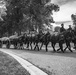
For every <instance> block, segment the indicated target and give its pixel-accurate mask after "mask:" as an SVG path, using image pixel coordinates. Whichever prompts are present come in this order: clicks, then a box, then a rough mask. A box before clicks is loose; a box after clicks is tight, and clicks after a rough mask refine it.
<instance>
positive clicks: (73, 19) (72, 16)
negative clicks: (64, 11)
mask: <svg viewBox="0 0 76 75" xmlns="http://www.w3.org/2000/svg"><path fill="white" fill-rule="evenodd" d="M71 18H72V21H73V25H74V29H75V30H76V14H72V15H71Z"/></svg>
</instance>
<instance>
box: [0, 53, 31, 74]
mask: <svg viewBox="0 0 76 75" xmlns="http://www.w3.org/2000/svg"><path fill="white" fill-rule="evenodd" d="M0 75H30V74H29V73H28V72H27V71H26V70H25V69H24V68H23V67H22V66H21V65H20V64H19V63H18V62H17V61H16V60H15V59H14V58H12V57H11V56H9V55H7V54H5V53H3V52H0Z"/></svg>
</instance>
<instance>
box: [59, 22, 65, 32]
mask: <svg viewBox="0 0 76 75" xmlns="http://www.w3.org/2000/svg"><path fill="white" fill-rule="evenodd" d="M64 31H65V28H64V24H63V23H62V24H61V28H60V33H62V32H64Z"/></svg>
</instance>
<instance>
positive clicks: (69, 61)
mask: <svg viewBox="0 0 76 75" xmlns="http://www.w3.org/2000/svg"><path fill="white" fill-rule="evenodd" d="M3 50H7V51H8V52H11V53H14V54H16V55H18V56H20V57H22V58H24V59H26V60H28V61H29V62H31V63H33V64H34V65H37V66H39V67H41V68H46V69H47V70H49V71H50V72H52V75H76V51H74V53H70V52H69V51H67V52H66V53H52V52H51V51H49V52H45V51H28V50H14V49H9V50H8V49H3Z"/></svg>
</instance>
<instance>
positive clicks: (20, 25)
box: [3, 0, 59, 34]
mask: <svg viewBox="0 0 76 75" xmlns="http://www.w3.org/2000/svg"><path fill="white" fill-rule="evenodd" d="M5 2H6V8H7V12H6V13H7V15H6V16H5V17H4V22H3V26H4V28H5V32H8V33H9V34H12V33H14V32H15V31H17V32H21V31H22V30H27V29H28V30H33V29H34V27H35V28H39V29H41V28H42V27H43V24H46V25H49V23H52V22H54V20H53V17H52V15H53V13H52V12H53V11H55V12H57V11H59V6H58V5H55V4H52V3H51V2H50V0H5Z"/></svg>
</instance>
